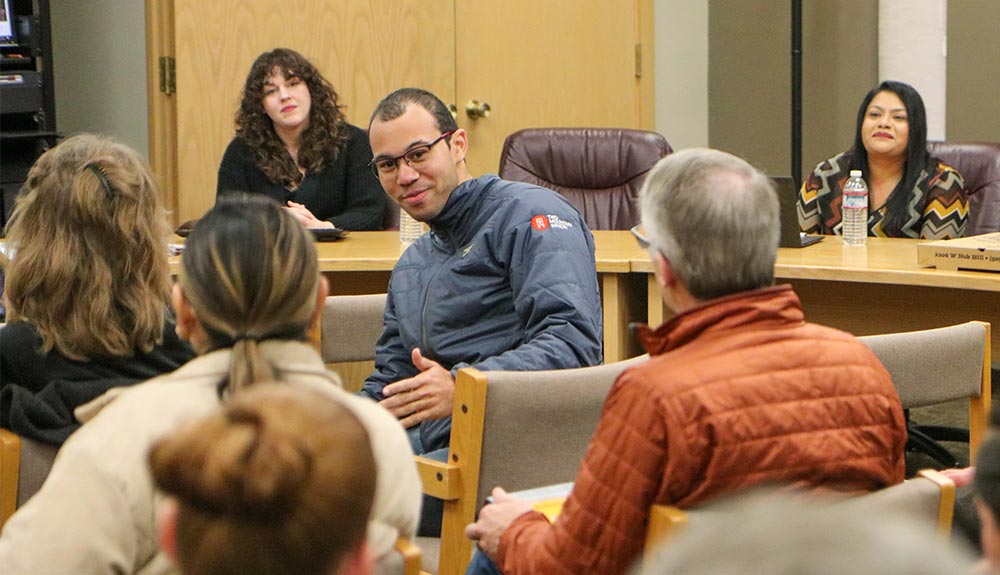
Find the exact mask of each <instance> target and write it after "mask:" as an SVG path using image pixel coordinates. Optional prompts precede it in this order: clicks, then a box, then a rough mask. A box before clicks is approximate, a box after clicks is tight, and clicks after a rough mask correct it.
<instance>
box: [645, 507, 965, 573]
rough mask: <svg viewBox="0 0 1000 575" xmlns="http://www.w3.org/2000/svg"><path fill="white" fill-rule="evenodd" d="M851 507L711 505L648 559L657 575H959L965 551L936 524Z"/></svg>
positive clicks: (907, 516) (696, 515) (963, 568)
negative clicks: (950, 541) (942, 536)
mask: <svg viewBox="0 0 1000 575" xmlns="http://www.w3.org/2000/svg"><path fill="white" fill-rule="evenodd" d="M865 511H867V509H866V508H864V507H863V506H859V505H857V503H856V502H854V501H850V500H848V501H843V500H835V501H826V500H823V499H817V496H815V495H809V494H804V493H795V492H790V491H787V490H763V491H753V492H749V493H747V494H743V495H737V496H735V497H731V498H728V499H724V500H720V501H718V502H715V503H712V504H710V505H709V506H707V507H706V508H705V509H702V510H699V511H697V512H695V513H693V514H691V516H690V518H689V524H688V526H686V527H685V528H684V530H683V531H681V532H680V534H679V535H678V536H677V537H676V538H671V539H669V540H668V541H666V542H665V543H663V544H662V545H661V546H659V547H658V548H657V549H655V550H654V551H653V552H652V554H651V555H650V556H649V558H648V561H650V564H649V565H646V566H645V567H646V568H645V569H644V570H643V571H642V573H655V574H656V575H667V574H669V575H694V574H698V575H703V574H708V573H710V574H713V575H738V574H746V573H766V574H768V575H843V574H853V573H859V574H860V573H878V574H879V575H909V574H912V573H923V574H926V575H960V574H962V573H966V574H971V573H972V561H971V558H970V556H969V555H968V554H967V553H966V551H965V549H964V548H961V547H958V546H955V545H949V544H948V543H947V542H946V541H944V540H942V539H940V538H939V537H938V536H937V535H936V533H935V531H934V523H933V522H932V521H931V520H929V519H926V520H925V521H923V522H921V520H920V519H918V518H915V517H913V516H910V515H906V514H904V513H902V512H894V513H884V512H883V513H877V512H871V513H865Z"/></svg>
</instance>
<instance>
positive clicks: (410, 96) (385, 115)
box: [368, 88, 458, 134]
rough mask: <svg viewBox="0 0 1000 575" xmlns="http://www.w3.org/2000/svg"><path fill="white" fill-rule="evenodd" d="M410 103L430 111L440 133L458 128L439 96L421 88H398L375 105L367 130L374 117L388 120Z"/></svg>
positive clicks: (398, 115) (397, 115)
mask: <svg viewBox="0 0 1000 575" xmlns="http://www.w3.org/2000/svg"><path fill="white" fill-rule="evenodd" d="M410 104H416V105H418V106H420V107H421V108H423V109H425V110H427V111H428V112H430V114H431V116H434V122H435V123H436V124H437V128H438V131H440V132H441V133H442V134H443V133H445V132H454V131H455V130H457V129H458V123H456V122H455V117H454V116H452V115H451V110H449V109H448V106H446V105H445V104H444V102H442V101H441V99H440V98H438V97H437V96H435V95H434V94H432V93H430V92H428V91H427V90H424V89H422V88H400V89H398V90H396V91H395V92H393V93H391V94H389V95H388V96H386V97H385V98H382V101H381V102H379V103H378V106H375V111H374V112H372V117H371V118H370V119H369V120H368V130H369V131H370V130H371V128H372V124H373V123H375V120H376V119H377V120H378V121H379V122H388V121H391V120H395V119H396V118H398V117H400V116H402V115H403V114H404V113H406V107H407V106H409V105H410Z"/></svg>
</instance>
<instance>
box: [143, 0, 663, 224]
mask: <svg viewBox="0 0 1000 575" xmlns="http://www.w3.org/2000/svg"><path fill="white" fill-rule="evenodd" d="M147 13H148V14H151V16H150V17H151V18H152V19H151V20H150V21H148V25H149V27H150V30H152V31H157V32H155V33H154V32H151V33H150V36H151V39H150V41H149V42H148V47H149V50H150V56H149V59H148V61H149V62H150V65H151V69H150V75H151V76H153V75H155V74H156V72H155V68H153V67H152V65H153V63H154V62H156V57H157V56H158V55H171V54H169V53H166V54H158V53H156V51H157V50H164V51H167V50H169V49H170V48H169V46H170V42H166V41H165V42H159V43H157V42H156V41H154V40H155V38H153V36H155V35H156V34H158V35H160V36H167V37H170V36H171V35H172V37H173V46H174V48H173V50H174V52H173V55H174V56H175V58H176V78H177V80H176V84H177V93H176V94H174V95H171V96H169V97H165V96H160V95H155V94H154V93H153V92H151V94H150V109H151V112H150V117H151V119H150V134H151V135H150V138H151V143H150V149H151V150H155V151H156V153H155V154H153V155H151V160H152V161H153V168H154V171H156V172H157V174H158V175H159V176H160V177H161V180H163V183H164V185H165V187H166V188H167V190H168V204H170V205H173V206H176V213H175V216H174V217H175V220H176V221H177V222H180V221H185V220H188V219H192V218H196V217H199V216H201V214H203V213H204V212H205V211H206V210H207V209H208V208H210V207H211V206H212V204H213V203H214V201H215V185H216V176H217V171H218V166H219V161H220V160H221V158H222V153H223V151H224V150H225V147H226V145H227V144H228V142H229V140H230V139H231V138H232V135H233V130H234V128H233V116H234V114H235V111H236V106H237V104H238V102H239V92H240V88H241V87H242V85H243V81H244V79H245V77H246V73H247V71H248V70H249V68H250V64H251V63H252V61H253V59H254V58H255V57H256V56H257V55H258V54H259V53H261V52H263V51H265V50H268V49H270V48H273V47H276V46H286V47H289V48H293V49H296V50H298V51H300V52H302V53H303V54H305V55H306V56H308V57H309V58H310V59H312V60H313V62H315V63H316V64H317V66H318V67H319V68H320V70H322V71H323V73H324V75H326V77H327V79H329V80H330V82H331V83H332V84H333V85H334V87H335V88H337V90H338V92H339V94H340V96H341V101H342V102H344V103H346V104H347V106H348V108H347V110H346V113H347V116H348V119H349V120H350V121H351V122H353V123H355V124H357V125H362V126H364V125H366V124H367V121H368V116H369V114H370V113H371V110H372V109H373V108H374V107H375V104H376V103H377V102H378V100H379V99H380V98H381V97H382V96H384V95H385V94H386V93H388V92H390V91H392V90H394V89H396V88H399V87H402V86H421V87H424V88H427V89H428V90H431V91H433V92H434V93H436V94H437V95H438V96H440V97H441V99H442V100H444V101H445V102H446V103H449V104H450V103H455V104H457V105H458V107H459V124H460V125H461V126H462V127H464V128H466V129H467V130H468V131H469V137H470V141H471V145H472V149H471V153H470V156H469V164H470V169H471V170H472V172H473V174H475V175H479V174H482V173H487V172H496V170H497V165H498V161H499V157H500V149H501V147H502V146H503V141H504V139H505V138H506V137H507V135H508V134H510V133H511V132H513V131H516V130H518V129H521V128H525V127H539V126H615V127H633V128H645V129H652V126H653V76H652V70H653V15H652V0H631V1H628V2H623V1H621V0H545V1H544V2H539V1H537V0H533V1H526V0H505V1H504V2H495V1H487V0H433V1H426V0H336V1H329V0H297V1H292V2H289V1H288V0H255V1H254V2H246V1H245V0H213V1H211V2H205V1H201V0H147ZM162 14H167V15H169V16H167V17H168V18H170V19H171V20H170V22H169V23H165V24H164V25H162V27H158V24H157V22H156V21H155V18H156V17H157V15H162ZM160 17H161V18H162V16H160ZM171 25H172V26H173V32H172V33H171V32H169V31H168V28H169V27H170V26H171ZM164 45H165V46H167V48H162V47H161V46H164ZM640 53H641V55H640ZM155 83H156V80H154V79H152V78H151V80H150V85H151V86H152V85H154V84H155ZM165 98H166V100H164V99H165ZM472 99H478V100H483V101H486V102H488V103H489V104H490V105H491V106H492V112H491V115H490V116H489V117H487V118H485V119H480V120H471V119H469V118H468V116H467V115H466V114H465V110H464V108H465V105H466V103H467V102H468V101H469V100H472ZM157 102H158V103H157ZM164 102H167V103H164ZM157 110H160V111H162V112H161V116H162V117H160V118H158V119H157V118H156V117H154V114H156V113H158V112H157ZM174 110H176V116H171V115H170V114H172V113H174ZM170 126H175V129H174V130H170V129H169V127H170ZM171 162H175V163H176V169H171V166H170V163H171ZM173 174H176V175H173ZM171 198H175V199H173V200H172V199H171Z"/></svg>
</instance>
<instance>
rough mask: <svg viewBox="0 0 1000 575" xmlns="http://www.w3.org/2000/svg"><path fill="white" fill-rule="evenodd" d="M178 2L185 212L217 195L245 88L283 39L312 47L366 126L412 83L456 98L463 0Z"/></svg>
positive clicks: (181, 205)
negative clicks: (380, 106)
mask: <svg viewBox="0 0 1000 575" xmlns="http://www.w3.org/2000/svg"><path fill="white" fill-rule="evenodd" d="M152 1H153V2H155V3H159V2H165V1H168V0H152ZM172 2H173V25H174V38H175V58H176V78H177V93H176V95H175V97H176V110H177V112H176V114H177V116H176V139H177V144H176V146H177V151H176V162H177V170H176V172H177V176H176V188H175V189H176V192H175V193H176V196H177V202H176V206H177V215H176V219H177V221H185V220H188V219H192V218H197V217H200V216H201V215H202V214H203V213H204V212H205V211H206V210H208V209H209V208H210V207H211V206H212V205H213V204H214V202H215V186H216V178H217V173H218V169H219V162H220V160H221V159H222V153H223V152H224V151H225V148H226V145H227V144H228V143H229V141H230V139H231V138H232V137H233V133H234V127H233V117H234V114H235V112H236V107H237V105H238V103H239V97H240V89H241V88H242V86H243V83H244V81H245V79H246V74H247V72H248V71H249V69H250V65H251V63H252V62H253V60H254V58H256V57H257V55H259V54H260V53H261V52H264V51H266V50H269V49H272V48H275V47H279V46H282V47H288V48H292V49H294V50H297V51H299V52H301V53H302V54H304V55H305V56H306V57H308V58H309V59H310V60H312V61H313V63H315V64H316V66H317V67H318V68H319V69H320V70H321V71H322V72H323V75H324V76H326V78H327V79H328V80H329V81H330V83H331V84H333V86H334V88H335V89H336V90H337V92H338V94H339V95H340V101H341V102H342V103H344V104H346V106H347V108H346V109H345V112H346V114H347V117H348V120H349V121H350V122H351V123H353V124H356V125H359V126H362V127H367V123H368V116H369V114H370V113H371V111H372V109H374V107H375V104H376V103H378V100H379V99H381V97H382V96H384V95H385V94H386V93H388V92H390V91H391V90H393V89H395V88H397V87H400V86H402V85H419V86H423V87H426V88H427V89H429V90H432V91H435V92H437V93H440V94H442V97H445V98H449V99H451V98H453V94H454V79H455V68H454V54H455V48H454V42H455V33H454V3H453V2H454V0H433V1H431V2H427V1H424V0H336V1H330V0H297V1H288V0H254V1H253V2H246V1H245V0H212V1H211V2H206V1H204V0H172ZM164 157H166V158H167V159H168V160H169V155H165V156H164ZM159 161H163V159H162V158H160V159H159ZM154 168H157V171H158V172H159V171H161V170H160V169H159V167H158V166H154Z"/></svg>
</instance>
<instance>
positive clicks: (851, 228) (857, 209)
mask: <svg viewBox="0 0 1000 575" xmlns="http://www.w3.org/2000/svg"><path fill="white" fill-rule="evenodd" d="M841 210H842V221H841V227H840V229H841V233H842V234H843V236H844V244H845V245H848V246H863V245H865V242H866V241H867V240H868V184H866V183H865V179H864V178H862V177H861V170H851V177H850V178H848V180H847V183H846V184H844V202H843V204H842V206H841Z"/></svg>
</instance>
